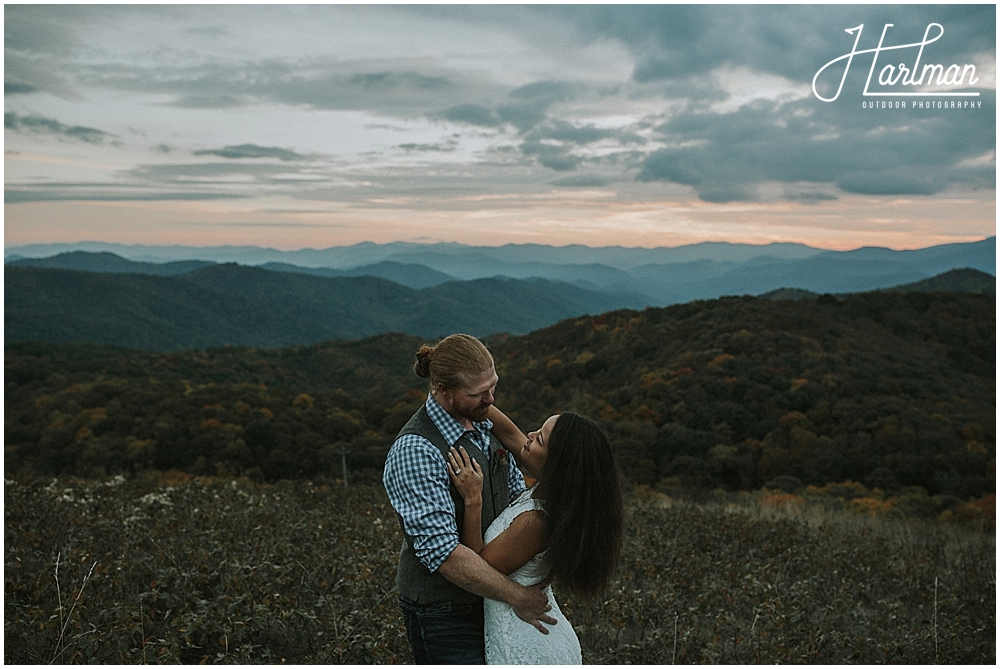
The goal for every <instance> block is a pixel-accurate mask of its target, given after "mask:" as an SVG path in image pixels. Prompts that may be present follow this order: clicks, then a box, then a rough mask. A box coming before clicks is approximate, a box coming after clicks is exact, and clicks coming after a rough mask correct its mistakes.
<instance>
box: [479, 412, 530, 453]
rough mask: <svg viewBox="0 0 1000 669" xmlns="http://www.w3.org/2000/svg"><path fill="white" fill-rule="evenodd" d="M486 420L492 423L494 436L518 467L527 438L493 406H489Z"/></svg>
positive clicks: (505, 415)
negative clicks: (512, 457)
mask: <svg viewBox="0 0 1000 669" xmlns="http://www.w3.org/2000/svg"><path fill="white" fill-rule="evenodd" d="M487 418H489V419H490V421H492V423H493V430H492V431H493V434H494V436H496V438H497V439H499V440H500V443H501V444H503V447H504V448H505V449H507V452H508V453H510V454H511V455H513V456H514V460H515V461H516V462H517V464H518V465H520V464H521V449H522V448H524V443H525V442H526V441H528V437H526V436H525V434H524V433H523V432H521V430H520V429H518V427H517V425H514V421H512V420H511V419H510V418H508V417H507V414H505V413H504V412H503V411H500V409H497V408H496V406H495V405H492V404H491V405H490V413H489V415H488V416H487Z"/></svg>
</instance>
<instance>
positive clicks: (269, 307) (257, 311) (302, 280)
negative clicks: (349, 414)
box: [4, 264, 640, 350]
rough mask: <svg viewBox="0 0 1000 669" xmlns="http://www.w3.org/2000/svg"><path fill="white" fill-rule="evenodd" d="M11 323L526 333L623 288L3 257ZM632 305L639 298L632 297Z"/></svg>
mask: <svg viewBox="0 0 1000 669" xmlns="http://www.w3.org/2000/svg"><path fill="white" fill-rule="evenodd" d="M4 274H5V284H4V301H5V303H4V314H5V322H4V335H5V338H6V339H7V340H19V341H91V342H105V343H110V344H116V345H119V346H126V347H130V348H140V349H149V350H177V349H184V348H204V347H209V346H221V345H224V344H231V345H249V346H282V345H290V344H308V343H313V342H317V341H322V340H326V339H354V338H358V337H364V336H369V335H373V334H378V333H381V332H404V333H408V334H414V335H419V336H423V337H436V336H439V335H441V334H442V333H445V334H446V333H449V332H457V331H463V332H470V333H472V334H478V335H484V336H485V335H488V334H492V333H495V332H511V333H516V334H522V333H525V332H529V331H531V330H534V329H537V328H539V327H543V326H545V325H549V324H551V323H554V322H556V321H558V320H561V319H563V318H569V317H571V316H576V315H579V314H583V313H600V312H603V311H608V310H611V309H615V308H619V307H620V306H621V300H620V299H619V298H613V297H609V296H607V295H602V294H599V293H595V292H592V291H587V290H584V289H581V288H577V287H574V286H571V285H568V284H560V283H556V282H551V281H545V280H540V279H533V280H528V281H516V280H512V279H505V278H494V279H479V280H476V281H467V282H449V283H444V284H439V285H436V286H433V287H430V288H425V289H422V290H413V289H411V288H407V287H405V286H402V285H399V284H397V283H393V282H391V281H387V280H385V279H379V278H374V277H341V278H327V277H319V276H311V275H307V274H299V273H290V272H273V271H267V270H263V269H258V268H253V267H243V266H239V265H231V264H225V265H209V266H206V267H203V268H201V269H198V270H195V271H192V272H188V273H186V274H182V275H176V276H150V275H145V274H108V273H95V272H76V271H70V270H62V269H45V268H34V267H19V266H10V265H8V266H7V267H5V272H4ZM632 306H640V305H637V304H635V303H633V305H632Z"/></svg>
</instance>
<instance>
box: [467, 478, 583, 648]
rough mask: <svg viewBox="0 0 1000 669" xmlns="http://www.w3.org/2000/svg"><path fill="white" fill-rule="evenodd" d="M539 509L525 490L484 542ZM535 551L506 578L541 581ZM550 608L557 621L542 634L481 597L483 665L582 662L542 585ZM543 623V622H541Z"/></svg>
mask: <svg viewBox="0 0 1000 669" xmlns="http://www.w3.org/2000/svg"><path fill="white" fill-rule="evenodd" d="M536 509H537V510H543V507H542V504H541V502H539V501H538V500H535V499H532V498H531V491H530V490H526V491H524V492H523V493H521V495H520V496H518V497H517V499H515V500H514V501H513V502H512V503H511V505H510V506H508V507H507V508H506V509H504V510H503V511H502V512H501V513H500V515H499V516H497V519H496V520H494V521H493V523H492V524H491V525H490V526H489V529H487V530H486V534H485V536H484V537H483V539H484V541H485V542H486V543H489V542H491V541H493V539H495V538H496V537H497V536H498V535H499V534H500V533H501V532H503V531H504V530H506V529H507V528H508V527H510V524H511V522H512V521H513V520H514V518H516V517H517V516H518V515H520V514H522V513H524V512H525V511H531V510H536ZM543 555H545V553H539V554H538V555H536V556H535V557H533V558H532V559H530V560H528V562H527V563H525V564H524V566H522V567H521V568H520V569H518V570H517V571H515V572H514V573H513V574H511V575H510V578H511V579H513V580H514V581H516V582H517V583H520V584H521V585H534V584H535V583H538V582H539V581H541V580H542V578H543V577H544V576H545V572H544V571H543V570H542V556H543ZM545 593H546V594H547V595H548V596H549V604H551V605H552V610H551V611H549V615H550V616H552V617H553V618H555V619H556V620H558V621H559V622H558V624H556V625H546V627H547V628H548V630H549V633H548V634H542V633H541V632H539V631H538V630H537V629H535V628H534V627H533V626H531V625H529V624H528V623H526V622H524V621H523V620H521V619H520V618H518V617H517V614H516V613H514V609H512V608H511V607H510V606H509V605H507V604H505V603H503V602H498V601H495V600H492V599H485V600H483V601H484V608H485V614H486V664H582V659H581V656H580V640H579V639H577V637H576V632H574V631H573V626H572V625H570V624H569V621H568V620H566V616H565V615H563V612H562V611H560V610H559V604H558V603H556V598H555V596H554V595H553V594H552V588H551V587H547V588H545ZM543 624H544V623H543Z"/></svg>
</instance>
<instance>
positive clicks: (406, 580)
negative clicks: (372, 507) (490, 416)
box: [396, 406, 511, 604]
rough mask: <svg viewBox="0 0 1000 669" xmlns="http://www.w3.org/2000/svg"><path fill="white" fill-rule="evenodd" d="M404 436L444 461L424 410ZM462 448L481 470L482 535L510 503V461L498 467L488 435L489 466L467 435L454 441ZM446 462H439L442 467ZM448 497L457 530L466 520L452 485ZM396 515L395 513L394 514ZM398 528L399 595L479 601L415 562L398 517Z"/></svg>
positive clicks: (444, 451)
mask: <svg viewBox="0 0 1000 669" xmlns="http://www.w3.org/2000/svg"><path fill="white" fill-rule="evenodd" d="M404 434H416V435H419V436H421V437H423V438H424V439H426V440H427V441H429V442H431V443H432V444H433V445H434V446H435V447H436V448H437V449H438V450H439V451H441V455H442V456H443V457H444V458H447V455H448V450H449V448H450V447H449V446H448V443H447V442H446V441H445V439H444V437H443V436H442V435H441V432H440V431H438V429H437V427H436V426H435V425H434V422H433V421H432V420H431V417H430V416H429V415H428V414H427V407H426V406H421V407H420V409H418V410H417V412H416V413H415V414H413V417H412V418H410V420H409V421H408V422H407V423H406V425H404V426H403V429H401V430H400V431H399V435H397V437H396V438H397V439H398V438H399V437H401V436H403V435H404ZM459 446H464V447H465V451H466V452H467V453H468V454H469V457H471V458H474V459H475V460H476V462H478V463H479V466H480V467H482V469H483V514H482V515H483V522H482V528H481V531H482V532H483V533H484V534H485V532H486V528H487V527H489V526H490V523H492V522H493V521H494V520H495V519H496V517H497V516H498V515H500V512H501V511H503V510H504V509H505V508H506V507H507V504H508V503H509V502H510V491H509V489H508V487H509V481H510V478H509V476H510V473H509V467H510V466H511V465H510V460H509V459H507V464H506V466H505V465H503V464H501V463H500V462H499V461H498V459H497V456H496V450H497V449H498V448H501V444H500V441H499V440H498V439H497V438H496V437H494V436H493V433H492V432H491V433H490V451H491V452H492V453H493V462H492V464H491V463H490V462H489V461H487V459H486V456H485V455H483V453H482V452H481V451H480V450H479V447H478V446H477V445H476V444H474V443H472V442H471V441H470V440H469V438H468V436H466V435H462V437H461V438H460V439H459V440H458V441H457V442H455V448H456V449H457V448H458V447H459ZM445 462H447V459H445V460H442V462H441V466H442V467H443V466H444V464H445ZM449 492H451V498H452V500H453V501H454V502H455V520H456V521H457V522H458V527H459V531H461V528H462V520H463V519H464V517H465V502H463V501H462V496H461V495H460V494H459V493H458V490H457V489H456V488H455V484H454V483H451V484H450V485H449ZM397 516H398V514H397ZM399 527H400V529H401V530H402V531H403V547H402V549H401V550H400V552H399V571H397V572H396V585H397V586H399V594H400V595H402V596H403V597H406V598H407V599H410V600H412V601H415V602H417V603H419V604H434V603H437V602H452V603H455V604H475V603H478V602H481V601H482V597H479V596H478V595H474V594H472V593H471V592H468V591H466V590H463V589H462V588H460V587H458V586H457V585H455V584H454V583H452V582H451V581H449V580H448V579H446V578H445V577H444V576H441V574H439V573H437V572H434V573H431V572H430V570H428V569H427V567H425V566H424V565H423V563H422V562H420V560H419V559H417V556H416V553H414V551H413V542H412V541H411V539H410V537H408V536H407V535H406V528H404V527H403V519H402V518H399Z"/></svg>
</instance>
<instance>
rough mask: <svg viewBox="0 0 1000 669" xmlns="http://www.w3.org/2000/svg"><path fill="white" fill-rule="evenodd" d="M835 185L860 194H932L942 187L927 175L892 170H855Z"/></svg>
mask: <svg viewBox="0 0 1000 669" xmlns="http://www.w3.org/2000/svg"><path fill="white" fill-rule="evenodd" d="M837 187H838V188H840V189H841V190H843V191H846V192H848V193H858V194H860V195H932V194H933V193H936V192H937V191H939V190H941V189H942V185H941V184H936V183H934V180H933V179H932V178H929V177H927V176H923V175H921V176H914V175H906V174H897V173H892V172H875V171H871V172H855V173H854V174H849V175H847V176H845V177H844V178H842V179H840V180H838V181H837Z"/></svg>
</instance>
